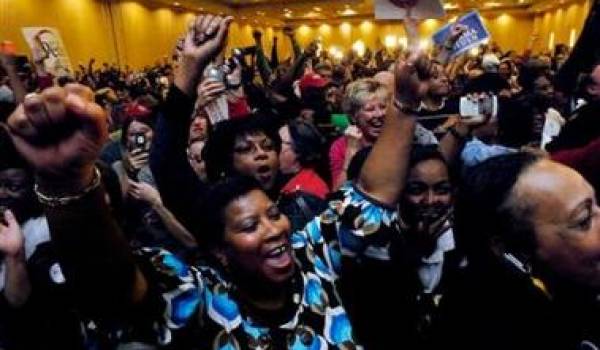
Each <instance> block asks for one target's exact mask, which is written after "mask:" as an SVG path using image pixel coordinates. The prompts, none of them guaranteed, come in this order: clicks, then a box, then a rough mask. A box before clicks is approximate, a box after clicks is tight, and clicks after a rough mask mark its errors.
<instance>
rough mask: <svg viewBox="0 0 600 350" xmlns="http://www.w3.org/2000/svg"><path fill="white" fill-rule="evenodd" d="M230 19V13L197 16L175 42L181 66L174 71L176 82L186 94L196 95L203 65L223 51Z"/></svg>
mask: <svg viewBox="0 0 600 350" xmlns="http://www.w3.org/2000/svg"><path fill="white" fill-rule="evenodd" d="M232 20H233V17H230V16H229V17H220V16H213V15H210V14H207V15H201V16H198V17H196V20H195V21H194V22H193V23H192V24H191V25H190V27H189V29H188V32H187V33H186V35H185V38H184V39H183V41H181V42H179V43H178V45H179V47H178V50H179V63H180V65H179V67H178V69H177V70H176V72H175V85H176V86H177V87H178V88H179V89H181V90H182V91H183V92H185V93H186V94H188V95H190V96H193V95H194V94H195V91H196V86H197V84H198V81H199V80H200V77H201V76H202V72H203V71H204V68H205V67H206V65H207V64H208V63H209V62H210V61H211V60H212V59H214V58H215V57H216V56H217V55H218V54H219V52H221V51H222V50H223V47H224V46H225V43H226V41H227V33H228V31H229V25H230V24H231V21H232Z"/></svg>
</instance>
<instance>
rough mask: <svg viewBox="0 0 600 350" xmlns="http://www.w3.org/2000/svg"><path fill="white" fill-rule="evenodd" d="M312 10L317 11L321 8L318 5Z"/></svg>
mask: <svg viewBox="0 0 600 350" xmlns="http://www.w3.org/2000/svg"><path fill="white" fill-rule="evenodd" d="M313 10H315V11H317V12H321V8H320V7H318V6H315V7H313Z"/></svg>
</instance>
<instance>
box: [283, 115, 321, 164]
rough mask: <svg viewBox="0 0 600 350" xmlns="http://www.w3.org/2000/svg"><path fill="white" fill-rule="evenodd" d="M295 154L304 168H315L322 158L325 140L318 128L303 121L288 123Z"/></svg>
mask: <svg viewBox="0 0 600 350" xmlns="http://www.w3.org/2000/svg"><path fill="white" fill-rule="evenodd" d="M287 126H288V129H289V131H290V137H291V139H292V142H293V148H294V152H295V153H296V155H297V156H298V162H299V163H300V165H301V166H302V167H312V166H315V165H316V164H317V163H318V162H319V161H320V160H321V158H322V155H323V154H322V150H323V145H324V144H325V138H324V137H323V135H321V133H320V132H319V130H317V128H316V127H315V126H314V125H312V124H310V123H307V122H305V121H303V120H293V121H291V122H289V123H288V125H287Z"/></svg>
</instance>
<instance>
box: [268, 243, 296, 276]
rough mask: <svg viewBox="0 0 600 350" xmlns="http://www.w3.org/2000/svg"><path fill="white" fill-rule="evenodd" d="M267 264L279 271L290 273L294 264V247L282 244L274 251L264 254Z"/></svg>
mask: <svg viewBox="0 0 600 350" xmlns="http://www.w3.org/2000/svg"><path fill="white" fill-rule="evenodd" d="M264 261H265V264H266V265H267V266H268V267H270V268H272V269H274V270H279V271H282V272H283V271H288V270H289V269H290V268H291V267H292V264H293V259H292V247H291V246H290V244H289V243H283V244H280V245H278V246H276V247H274V248H272V249H269V250H268V251H267V252H266V253H265V254H264Z"/></svg>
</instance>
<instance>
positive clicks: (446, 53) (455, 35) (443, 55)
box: [436, 23, 468, 66]
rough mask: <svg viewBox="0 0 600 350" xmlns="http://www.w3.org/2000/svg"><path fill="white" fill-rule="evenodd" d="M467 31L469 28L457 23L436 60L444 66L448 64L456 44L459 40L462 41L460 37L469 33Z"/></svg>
mask: <svg viewBox="0 0 600 350" xmlns="http://www.w3.org/2000/svg"><path fill="white" fill-rule="evenodd" d="M467 29H468V28H467V27H466V26H464V25H462V24H459V23H455V24H453V25H452V28H451V29H450V35H448V38H447V39H446V42H445V43H444V44H443V45H442V47H441V49H440V52H439V53H438V55H437V58H436V60H437V61H438V62H439V63H441V64H442V65H444V66H445V65H446V64H448V62H449V61H450V58H451V57H450V55H451V53H452V49H453V48H454V45H455V44H456V42H457V41H458V39H460V37H461V36H462V35H463V34H464V33H465V32H466V31H467Z"/></svg>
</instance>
